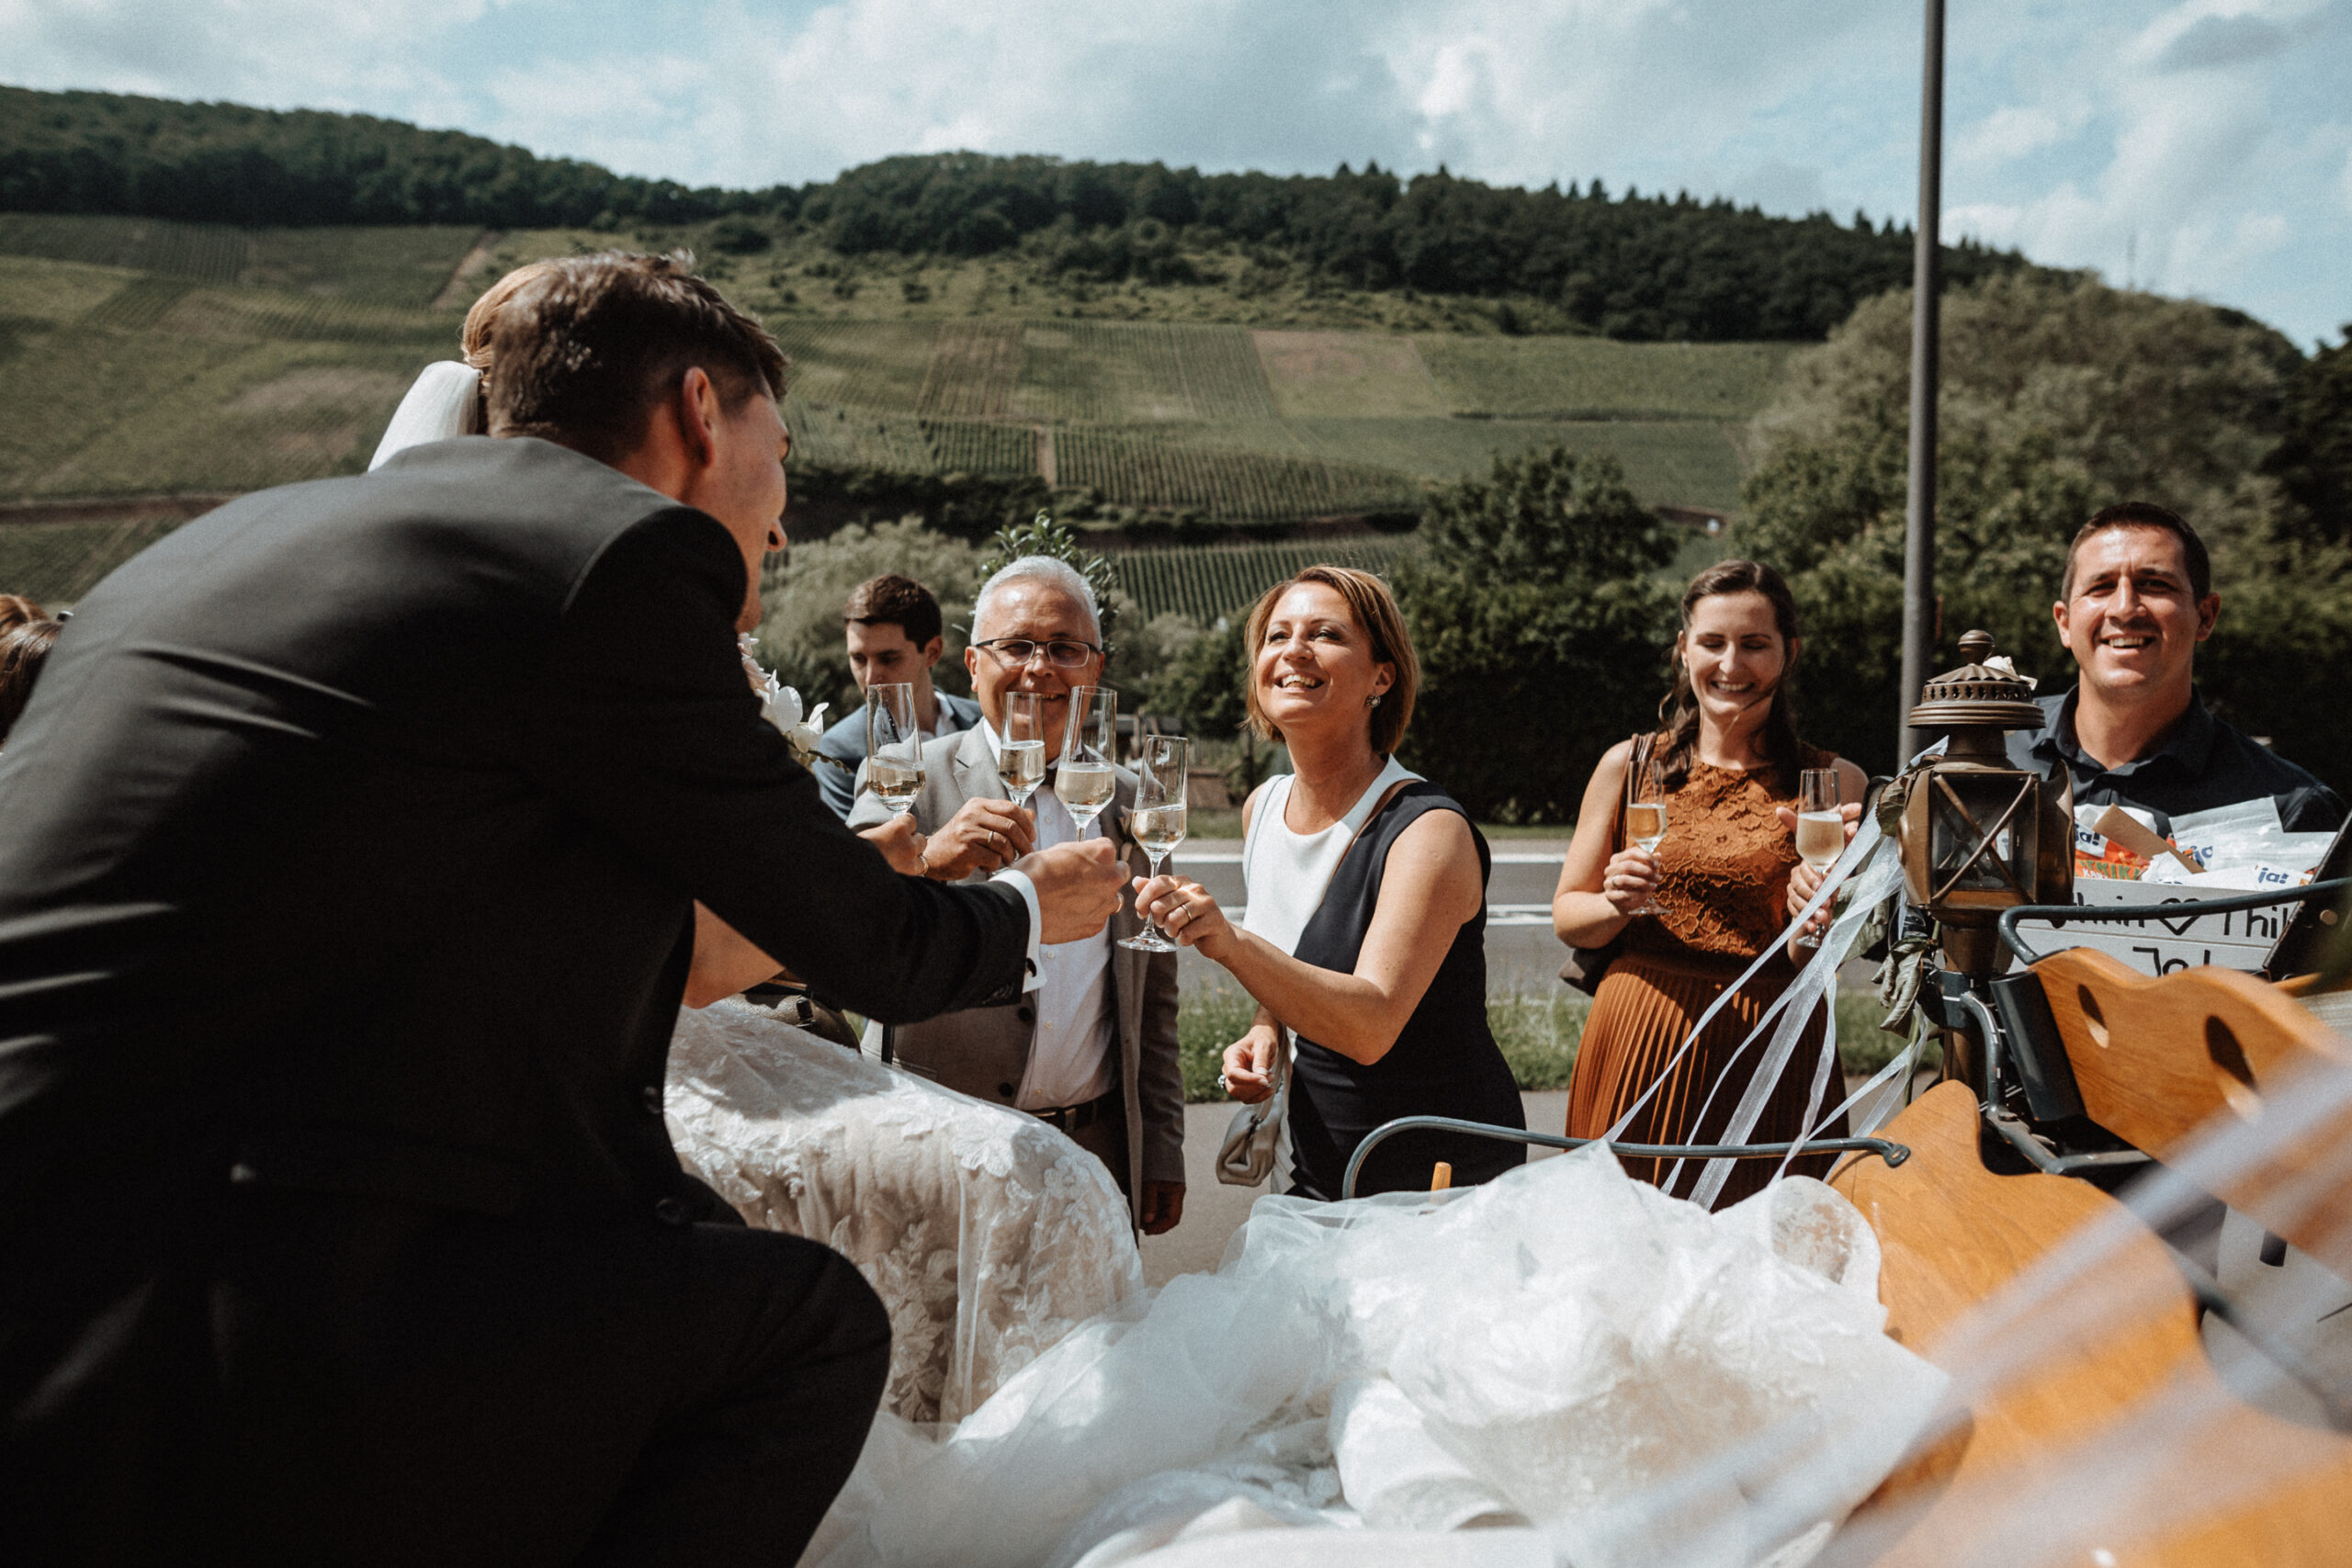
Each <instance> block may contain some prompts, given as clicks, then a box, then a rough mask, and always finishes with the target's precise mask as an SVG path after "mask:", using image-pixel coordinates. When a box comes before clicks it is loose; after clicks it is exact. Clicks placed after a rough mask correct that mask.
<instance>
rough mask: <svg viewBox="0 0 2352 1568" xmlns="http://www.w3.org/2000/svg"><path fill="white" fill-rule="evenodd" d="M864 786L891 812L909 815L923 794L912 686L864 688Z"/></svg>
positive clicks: (918, 725) (919, 728)
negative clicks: (901, 812) (916, 797)
mask: <svg viewBox="0 0 2352 1568" xmlns="http://www.w3.org/2000/svg"><path fill="white" fill-rule="evenodd" d="M865 784H866V787H867V788H869V789H871V790H872V791H873V792H874V794H875V796H876V799H878V800H880V801H881V802H882V804H883V805H885V806H887V807H889V808H890V809H891V810H893V811H912V810H913V809H914V808H915V796H916V795H921V794H922V725H921V723H920V722H919V721H918V718H917V710H916V707H915V689H914V687H913V685H912V684H911V683H909V682H892V683H889V684H886V685H876V686H868V687H866V688H865Z"/></svg>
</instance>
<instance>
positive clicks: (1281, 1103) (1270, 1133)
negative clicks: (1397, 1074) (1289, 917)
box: [1216, 779, 1413, 1187]
mask: <svg viewBox="0 0 2352 1568" xmlns="http://www.w3.org/2000/svg"><path fill="white" fill-rule="evenodd" d="M1412 782H1413V781H1412V780H1410V779H1399V780H1397V782H1396V783H1395V784H1390V785H1389V786H1388V788H1387V790H1386V791H1385V792H1384V793H1383V794H1382V795H1381V797H1380V798H1379V800H1377V801H1376V802H1374V805H1373V807H1372V809H1371V810H1370V811H1369V812H1367V813H1365V815H1364V819H1363V827H1360V828H1358V829H1356V831H1355V838H1353V839H1350V840H1348V847H1347V848H1346V849H1345V850H1344V851H1342V852H1340V858H1339V859H1338V860H1336V861H1334V862H1332V863H1331V870H1332V873H1333V874H1335V875H1336V874H1338V872H1339V868H1340V866H1342V865H1344V864H1346V863H1347V859H1348V856H1349V855H1351V854H1353V853H1355V850H1356V840H1357V839H1361V838H1363V830H1364V829H1365V828H1369V827H1371V826H1372V825H1373V824H1374V822H1376V821H1378V820H1379V819H1380V814H1381V813H1382V812H1384V811H1385V810H1387V809H1388V803H1389V801H1390V800H1392V799H1394V798H1395V797H1396V795H1397V791H1398V790H1400V789H1403V788H1404V787H1405V786H1406V785H1407V784H1410V783H1412ZM1289 1111H1290V1031H1289V1030H1287V1029H1284V1028H1283V1027H1282V1025H1280V1024H1276V1025H1275V1026H1274V1092H1273V1093H1272V1094H1270V1095H1268V1096H1267V1097H1266V1098H1265V1099H1263V1100H1260V1101H1259V1102H1258V1103H1257V1104H1255V1105H1245V1106H1243V1107H1242V1108H1241V1109H1240V1110H1238V1111H1235V1112H1234V1113H1233V1124H1232V1125H1231V1126H1229V1127H1227V1129H1226V1130H1225V1143H1224V1145H1223V1146H1221V1147H1220V1148H1219V1149H1218V1150H1217V1151H1216V1179H1218V1180H1219V1181H1221V1182H1223V1183H1225V1185H1227V1187H1259V1186H1262V1185H1264V1183H1265V1180H1266V1178H1268V1177H1270V1176H1272V1174H1273V1173H1274V1150H1275V1149H1276V1147H1277V1146H1279V1145H1281V1143H1282V1139H1283V1117H1284V1116H1286V1115H1288V1114H1289Z"/></svg>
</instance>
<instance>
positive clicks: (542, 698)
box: [0, 256, 1121, 1565]
mask: <svg viewBox="0 0 2352 1568" xmlns="http://www.w3.org/2000/svg"><path fill="white" fill-rule="evenodd" d="M492 347H493V355H492V365H493V368H492V373H491V375H490V378H489V382H488V388H487V399H488V414H489V422H490V423H489V428H490V430H491V432H492V436H503V437H509V438H508V439H487V438H481V437H468V438H462V439H458V440H454V441H446V442H439V443H435V444H433V445H429V446H422V447H418V448H415V449H413V450H412V451H410V452H408V453H406V454H404V455H402V456H401V457H399V458H397V459H395V460H394V461H393V462H391V463H390V465H389V466H387V467H386V468H383V469H381V470H379V471H378V472H376V473H373V474H369V475H368V476H365V477H362V478H357V479H334V480H328V481H323V482H321V483H316V484H309V485H298V486H293V487H289V488H287V489H282V490H277V491H265V492H263V493H261V494H257V495H253V496H249V497H246V498H245V499H243V500H242V501H239V502H234V503H232V504H231V505H229V506H226V507H223V508H221V509H220V511H218V512H215V513H211V514H210V515H209V516H208V517H205V518H203V519H201V520H199V521H198V522H196V523H193V524H190V525H188V526H187V527H185V528H183V529H181V530H180V531H179V532H177V533H176V534H175V535H173V536H171V537H170V538H168V539H166V540H165V541H164V542H163V543H162V544H160V545H158V546H156V547H154V548H153V549H151V550H149V551H148V552H147V553H146V554H144V555H142V556H141V557H140V558H138V559H136V560H134V561H132V562H131V563H130V564H129V565H128V566H126V567H124V568H123V569H122V570H119V571H118V572H117V573H115V574H114V575H113V576H112V577H110V578H109V579H107V581H105V582H104V583H102V584H101V585H100V586H99V587H98V588H97V589H96V590H95V591H94V592H92V593H91V594H90V595H89V596H88V597H87V598H86V599H85V600H84V601H83V603H82V604H81V605H80V607H79V613H78V614H77V615H76V616H75V618H74V622H73V624H72V626H70V627H69V629H68V630H67V632H66V634H65V635H64V637H62V639H61V641H60V644H59V646H58V649H57V650H56V654H55V656H54V658H53V659H52V660H51V664H50V665H49V667H48V669H47V671H45V673H44V675H43V678H42V681H41V684H40V689H39V693H38V694H37V695H36V696H35V698H34V700H33V702H32V705H31V706H30V707H29V708H28V711H27V712H26V714H25V716H24V717H23V719H22V720H21V721H20V723H19V725H18V726H17V728H16V730H15V731H14V732H13V733H12V734H11V735H10V737H9V742H8V746H7V750H6V753H5V755H0V1561H6V1562H11V1563H29V1562H50V1561H71V1562H77V1563H98V1562H198V1561H209V1560H214V1559H223V1560H226V1559H229V1558H231V1556H232V1554H234V1557H235V1559H237V1560H242V1561H244V1562H254V1563H275V1562H315V1563H337V1564H347V1563H368V1562H383V1563H403V1564H405V1563H425V1562H433V1563H442V1562H482V1563H500V1564H508V1563H537V1562H550V1563H552V1562H572V1561H587V1562H680V1563H688V1562H691V1563H698V1564H699V1563H724V1562H761V1563H765V1564H771V1565H785V1564H789V1563H790V1562H792V1561H793V1560H794V1558H795V1556H796V1555H797V1552H798V1551H799V1550H800V1547H801V1545H802V1544H803V1543H804V1542H805V1541H806V1540H807V1539H808V1536H809V1532H810V1530H811V1529H814V1527H815V1525H816V1522H817V1520H818V1518H819V1517H820V1516H821V1514H822V1512H823V1510H824V1508H825V1506H826V1505H827V1504H828V1502H829V1501H830V1500H831V1496H832V1495H833V1493H834V1492H835V1491H836V1490H837V1489H838V1487H839V1485H840V1483H841V1481H842V1478H843V1477H844V1476H845V1475H846V1474H847V1472H848V1470H849V1467H850V1465H851V1463H852V1461H854V1459H855V1457H856V1454H857V1450H858V1447H859V1444H860V1442H861V1441H862V1439H863V1438H864V1435H865V1428H866V1425H867V1423H868V1421H869V1420H870V1419H871V1416H872V1414H873V1410H874V1407H875V1404H876V1398H877V1395H878V1393H879V1390H880V1387H881V1382H882V1377H883V1372H884V1369H885V1365H886V1361H887V1356H888V1325H887V1324H886V1323H885V1321H884V1319H883V1316H882V1314H881V1312H880V1309H879V1306H878V1304H877V1303H876V1301H875V1299H874V1297H873V1294H872V1292H870V1291H868V1290H867V1289H866V1288H865V1284H864V1282H863V1281H862V1280H860V1279H859V1278H858V1276H857V1275H856V1273H855V1271H854V1269H851V1268H850V1267H849V1266H848V1265H847V1264H846V1263H844V1262H843V1261H842V1259H840V1258H837V1257H835V1256H834V1255H833V1254H831V1253H830V1252H828V1251H826V1250H825V1249H824V1248H822V1247H818V1246H816V1245H814V1244H812V1243H809V1242H806V1241H801V1240H798V1239H797V1238H793V1237H788V1236H784V1235H774V1234H769V1233H764V1232H752V1231H748V1230H745V1229H742V1228H741V1227H740V1226H730V1225H729V1224H724V1223H718V1222H724V1221H727V1220H730V1219H731V1218H732V1216H731V1215H729V1214H727V1213H724V1211H723V1210H719V1209H718V1208H716V1207H715V1206H714V1204H713V1202H712V1200H711V1198H710V1196H709V1194H708V1193H707V1191H705V1190H702V1189H700V1188H699V1187H698V1186H697V1185H696V1184H695V1183H694V1182H693V1181H691V1180H690V1179H687V1178H686V1177H684V1175H683V1174H682V1172H681V1171H680V1169H679V1167H678V1163H677V1160H676V1157H675V1156H674V1155H673V1153H672V1151H671V1148H670V1144H669V1139H668V1136H667V1134H666V1133H665V1131H664V1127H663V1122H662V1076H663V1071H662V1069H663V1058H664V1055H665V1053H666V1050H667V1046H668V1042H669V1037H670V1032H671V1028H672V1025H673V1020H674V1018H675V1014H676V1010H677V1006H678V1001H679V998H680V995H681V992H682V988H683V987H684V983H685V977H686V975H687V972H688V968H689V964H690V962H691V961H692V959H693V957H694V953H693V935H692V933H693V930H694V919H693V908H694V904H695V901H696V900H700V901H701V902H702V903H704V904H705V905H707V907H708V908H710V909H711V910H712V911H714V912H715V913H716V914H717V915H718V917H719V918H720V919H722V920H724V921H725V922H726V923H727V925H728V926H730V927H732V928H733V931H735V932H736V933H740V938H741V941H740V942H739V943H738V944H737V945H738V947H739V949H741V951H748V952H751V953H754V954H755V955H756V956H757V957H758V960H759V962H758V964H754V965H753V966H754V967H760V966H764V967H766V968H769V969H772V968H773V967H774V966H775V961H774V959H772V958H768V957H766V956H765V955H769V954H773V955H775V958H780V959H782V960H784V961H785V962H786V963H788V964H790V965H791V967H792V968H793V969H794V970H796V971H797V973H799V974H800V975H801V976H804V977H806V978H807V979H809V981H811V982H813V983H815V984H816V985H818V986H820V987H822V988H823V989H824V990H825V991H826V992H827V993H828V994H830V995H831V996H834V997H837V998H840V999H841V1000H842V1001H843V1002H844V1003H846V1004H847V1005H849V1006H851V1007H853V1008H855V1009H858V1010H862V1011H865V1012H869V1013H871V1014H872V1015H873V1016H875V1017H876V1018H880V1019H883V1020H887V1021H911V1020H916V1019H921V1018H925V1017H929V1016H932V1015H933V1014H936V1013H940V1012H944V1011H949V1010H956V1009H962V1008H969V1007H974V1006H978V1005H983V1004H986V1003H989V1002H990V1001H993V1000H998V999H1001V998H1010V997H1011V996H1012V995H1014V994H1015V993H1016V992H1017V991H1018V990H1019V988H1020V987H1021V986H1022V984H1023V957H1024V952H1028V953H1034V951H1035V945H1036V943H1037V942H1039V941H1040V940H1043V941H1048V942H1051V941H1063V940H1069V939H1070V938H1072V937H1075V936H1077V935H1080V934H1083V933H1085V932H1087V931H1093V930H1098V929H1100V927H1101V925H1102V923H1103V920H1104V919H1106V918H1107V917H1108V915H1109V913H1110V912H1111V910H1112V909H1113V908H1114V907H1115V905H1116V903H1117V899H1118V888H1119V885H1120V880H1121V872H1120V869H1119V867H1118V866H1117V864H1116V863H1115V862H1114V861H1113V860H1111V858H1110V856H1109V854H1108V846H1107V844H1104V843H1103V842H1102V841H1099V840H1098V841H1096V842H1095V843H1092V844H1084V845H1072V846H1069V852H1068V853H1065V852H1063V851H1061V850H1056V851H1053V852H1048V853H1046V854H1044V855H1039V856H1035V857H1032V858H1031V859H1029V860H1027V861H1024V862H1023V863H1022V864H1021V866H1020V868H1019V869H1020V870H1022V871H1023V872H1024V873H1025V877H1016V878H1011V879H1002V878H1001V879H1000V880H999V882H997V883H996V884H993V885H990V886H978V887H954V888H949V887H943V886H936V885H933V884H930V883H926V882H923V881H922V880H920V879H912V878H906V877H901V876H898V875H895V874H892V873H891V872H890V871H889V870H888V868H887V867H886V865H885V864H884V863H883V861H882V859H881V857H880V856H879V855H877V854H876V852H875V851H874V850H873V849H872V848H871V847H870V846H868V845H866V844H865V843H864V842H862V841H861V840H858V839H857V838H855V837H854V836H853V835H852V834H851V833H850V832H849V830H848V829H846V828H844V827H842V824H841V823H840V822H839V821H838V820H837V819H836V818H834V817H833V815H832V814H831V812H830V811H828V810H827V809H826V808H825V807H824V806H823V804H822V803H821V802H820V800H819V798H818V794H817V788H816V785H815V784H814V783H813V782H812V781H811V780H810V778H809V775H808V773H805V772H804V771H802V770H801V769H800V768H799V767H798V766H797V765H796V764H795V763H794V762H793V761H791V758H790V755H789V753H788V751H787V750H786V745H785V742H784V739H783V738H782V737H781V736H779V735H777V734H776V733H775V730H774V729H772V728H769V727H768V726H767V725H766V724H764V723H763V722H762V721H761V719H760V717H759V714H758V708H757V704H756V702H755V700H754V699H753V697H752V694H751V693H750V691H749V690H748V688H747V686H746V683H745V681H744V677H743V672H742V669H741V665H740V663H739V661H738V658H737V654H736V649H735V636H736V632H737V630H738V628H739V627H741V626H748V625H750V624H751V623H752V620H753V619H755V618H756V615H757V608H758V592H757V575H758V574H757V567H758V563H759V560H760V558H761V556H762V554H763V551H764V550H766V549H768V548H772V547H777V546H780V545H781V543H782V536H781V534H780V532H779V518H780V514H781V512H782V509H783V505H784V500H785V483H784V473H783V467H782V460H783V457H784V455H785V452H786V448H787V446H788V444H789V437H788V435H787V434H786V432H785V429H784V426H783V423H782V422H781V420H780V419H779V417H778V415H777V412H776V398H777V396H778V395H780V393H781V391H782V388H783V371H784V364H783V360H782V358H781V356H780V355H778V354H777V352H776V350H775V344H773V342H772V341H771V340H770V339H769V338H768V337H767V334H766V333H764V332H763V331H762V330H761V329H760V328H759V327H758V326H757V324H756V323H754V322H752V321H750V320H749V319H748V318H745V317H743V316H741V315H740V314H738V313H737V312H735V311H734V310H732V309H731V308H730V307H729V306H728V305H727V304H726V303H725V301H723V300H722V299H719V297H718V294H717V293H716V292H715V291H714V290H712V289H711V288H709V287H708V286H707V285H705V284H703V283H701V282H700V281H699V280H697V279H695V278H693V277H692V276H689V275H687V274H686V273H685V272H684V270H683V268H681V267H679V266H678V265H674V264H673V263H670V262H667V261H663V260H659V259H656V258H651V257H642V256H635V257H631V256H601V257H585V258H578V259H575V260H571V261H567V262H562V263H558V264H555V265H552V266H551V267H548V269H546V270H545V271H544V272H543V273H542V274H541V275H540V276H537V278H535V279H533V280H532V281H531V282H530V283H529V284H527V285H526V286H525V287H524V288H522V289H521V290H520V291H519V292H518V293H516V294H515V297H514V298H513V299H512V300H511V301H510V302H509V303H508V304H506V305H505V306H504V307H503V309H502V310H501V311H500V313H499V315H498V318H497V321H496V323H495V330H494V333H493V337H492ZM759 977H763V976H754V975H749V974H747V975H745V976H742V978H744V979H751V978H759Z"/></svg>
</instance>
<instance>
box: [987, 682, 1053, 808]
mask: <svg viewBox="0 0 2352 1568" xmlns="http://www.w3.org/2000/svg"><path fill="white" fill-rule="evenodd" d="M996 776H997V779H998V781H999V782H1001V784H1003V785H1004V793H1005V794H1006V795H1010V796H1011V797H1012V804H1013V805H1015V806H1019V807H1027V806H1028V804H1029V797H1030V796H1031V795H1035V794H1036V793H1037V786H1038V785H1039V784H1044V783H1045V782H1046V709H1045V699H1044V698H1042V697H1040V696H1039V695H1038V694H1036V693H1035V692H1007V693H1005V694H1004V733H1003V734H1002V735H1001V736H999V737H998V738H997V745H996Z"/></svg>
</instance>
